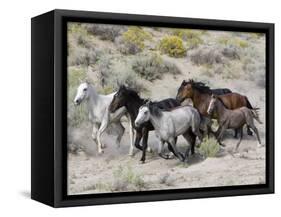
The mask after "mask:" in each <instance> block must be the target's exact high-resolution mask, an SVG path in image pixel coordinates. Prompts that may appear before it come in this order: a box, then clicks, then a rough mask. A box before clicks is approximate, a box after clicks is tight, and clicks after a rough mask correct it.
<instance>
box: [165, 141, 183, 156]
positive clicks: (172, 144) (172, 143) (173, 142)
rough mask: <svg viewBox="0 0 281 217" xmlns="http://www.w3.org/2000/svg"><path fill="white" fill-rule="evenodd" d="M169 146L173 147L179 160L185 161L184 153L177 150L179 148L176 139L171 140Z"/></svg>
mask: <svg viewBox="0 0 281 217" xmlns="http://www.w3.org/2000/svg"><path fill="white" fill-rule="evenodd" d="M168 144H169V145H170V146H171V148H172V150H173V153H174V155H175V156H176V157H177V158H179V159H180V161H184V156H183V155H182V153H180V152H179V151H178V149H177V147H176V144H175V139H174V138H171V139H169V141H168Z"/></svg>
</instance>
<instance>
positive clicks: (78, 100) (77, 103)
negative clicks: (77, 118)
mask: <svg viewBox="0 0 281 217" xmlns="http://www.w3.org/2000/svg"><path fill="white" fill-rule="evenodd" d="M81 101H82V100H80V99H76V100H74V105H76V106H77V105H80V104H81Z"/></svg>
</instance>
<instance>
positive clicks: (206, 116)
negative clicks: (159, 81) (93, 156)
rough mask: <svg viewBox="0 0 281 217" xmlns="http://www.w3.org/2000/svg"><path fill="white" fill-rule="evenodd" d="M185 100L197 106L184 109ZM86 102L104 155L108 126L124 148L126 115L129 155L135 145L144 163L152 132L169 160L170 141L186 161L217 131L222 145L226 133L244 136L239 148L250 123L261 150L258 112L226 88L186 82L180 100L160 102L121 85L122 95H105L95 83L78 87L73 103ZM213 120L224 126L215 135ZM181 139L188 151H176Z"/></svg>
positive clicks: (93, 135) (93, 133)
mask: <svg viewBox="0 0 281 217" xmlns="http://www.w3.org/2000/svg"><path fill="white" fill-rule="evenodd" d="M186 99H191V100H192V103H193V106H190V105H187V106H183V105H182V103H183V102H184V101H185V100H186ZM83 101H85V103H86V104H87V108H88V112H89V118H90V121H91V123H92V124H93V130H92V138H93V139H94V141H95V142H96V143H97V146H98V152H99V153H103V148H104V144H102V142H101V135H102V133H103V132H104V131H105V130H106V129H107V127H108V126H109V125H111V126H112V128H113V129H114V130H115V131H116V133H117V141H116V143H117V145H118V146H119V145H120V141H121V139H122V136H123V134H124V131H125V128H124V126H123V125H122V123H121V118H122V117H123V116H126V117H127V118H128V120H129V125H130V127H129V128H130V151H129V155H133V153H134V147H136V148H138V149H140V150H141V151H142V157H141V162H143V163H144V162H145V157H146V156H145V155H146V151H148V150H149V147H148V135H149V131H152V130H154V131H155V134H156V136H157V138H158V139H159V148H158V154H159V156H161V157H162V158H165V159H168V158H169V157H170V156H169V154H164V153H163V146H164V144H165V143H167V145H168V149H169V151H170V152H171V153H173V154H174V156H176V157H177V158H179V159H180V160H181V161H185V160H186V159H187V157H188V155H189V152H191V154H194V149H195V143H196V140H198V142H199V143H201V141H202V138H203V135H208V136H209V134H210V133H212V134H213V135H215V137H216V139H217V141H218V143H219V144H220V145H222V146H223V144H222V142H221V140H222V137H223V134H224V132H225V130H227V129H233V130H234V131H235V137H236V138H237V136H238V134H239V135H240V137H239V141H238V143H237V145H236V150H237V149H238V147H239V145H240V143H241V140H242V138H243V127H244V126H245V125H246V126H247V133H248V135H252V134H253V133H252V131H254V133H255V135H256V137H257V140H258V146H260V145H261V140H260V136H259V132H258V130H257V128H256V126H255V125H254V119H255V120H256V121H258V122H259V123H262V122H261V120H260V119H259V116H258V111H257V110H258V108H253V107H252V105H251V104H250V102H249V100H248V98H247V97H246V96H243V95H241V94H238V93H233V92H232V91H231V90H229V89H226V88H221V89H210V88H209V87H208V86H207V85H206V84H204V83H203V82H196V81H194V80H188V81H185V80H184V81H183V82H182V83H181V85H180V87H179V88H178V92H177V96H176V98H168V99H164V100H161V101H155V102H151V101H150V100H147V99H143V98H141V97H140V95H139V94H138V93H137V92H136V91H135V90H133V89H131V88H129V87H126V86H124V85H122V86H120V88H119V90H118V91H117V92H114V93H112V94H108V95H101V94H98V93H97V91H96V90H95V88H94V86H93V85H92V84H90V83H89V82H83V83H81V84H80V85H79V87H78V88H77V93H76V96H75V99H74V103H75V105H79V104H80V103H82V102H83ZM212 119H216V120H217V121H218V124H219V128H218V130H217V131H216V132H213V131H212V128H211V125H212V121H211V120H212ZM251 130H252V131H251ZM180 135H182V136H183V137H184V139H185V140H186V141H187V142H188V144H189V146H188V148H187V149H186V151H185V153H181V152H180V151H178V149H177V147H176V143H177V137H178V136H180ZM141 141H142V143H141V144H140V142H141Z"/></svg>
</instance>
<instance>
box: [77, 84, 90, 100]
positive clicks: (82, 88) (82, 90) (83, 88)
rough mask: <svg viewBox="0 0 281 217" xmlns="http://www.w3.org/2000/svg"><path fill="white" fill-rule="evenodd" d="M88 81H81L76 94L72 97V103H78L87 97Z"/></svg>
mask: <svg viewBox="0 0 281 217" xmlns="http://www.w3.org/2000/svg"><path fill="white" fill-rule="evenodd" d="M89 87H90V83H89V81H85V82H82V83H81V84H80V85H79V86H78V88H77V91H76V95H75V98H74V104H75V105H80V104H81V103H82V102H83V101H84V100H85V99H88V98H89Z"/></svg>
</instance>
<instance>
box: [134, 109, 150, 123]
mask: <svg viewBox="0 0 281 217" xmlns="http://www.w3.org/2000/svg"><path fill="white" fill-rule="evenodd" d="M149 116H150V113H149V109H148V107H146V106H143V107H140V109H139V113H138V116H137V118H136V120H135V125H136V126H139V125H141V124H143V123H144V122H147V121H149Z"/></svg>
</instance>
